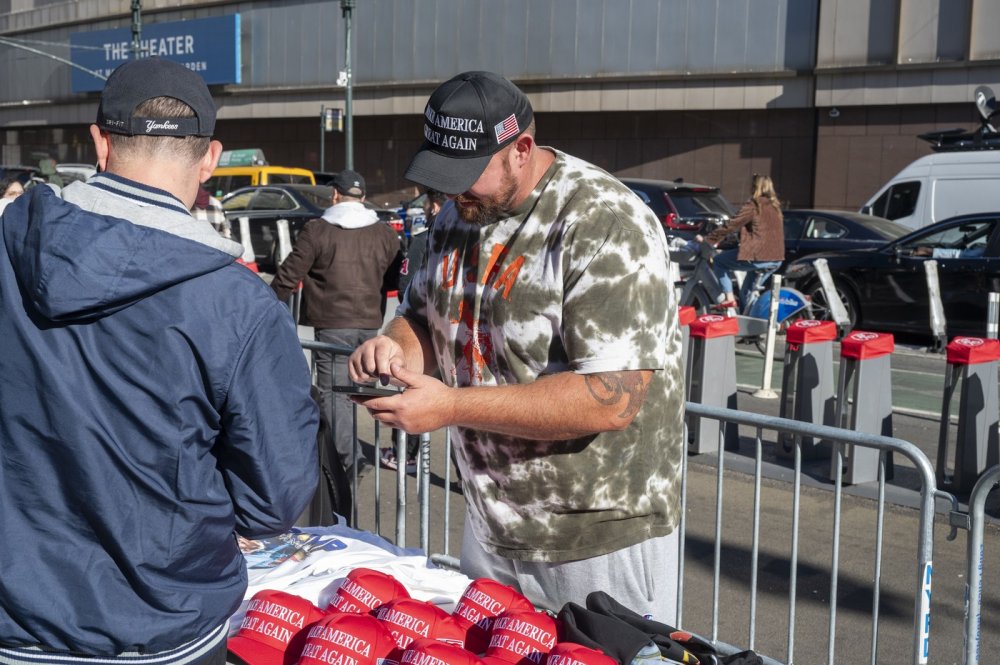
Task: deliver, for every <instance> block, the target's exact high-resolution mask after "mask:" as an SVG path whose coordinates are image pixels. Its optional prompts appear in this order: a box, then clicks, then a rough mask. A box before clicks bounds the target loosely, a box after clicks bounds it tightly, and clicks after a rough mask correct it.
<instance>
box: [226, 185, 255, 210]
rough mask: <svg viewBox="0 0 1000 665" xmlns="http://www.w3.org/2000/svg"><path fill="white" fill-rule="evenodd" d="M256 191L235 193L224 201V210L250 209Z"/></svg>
mask: <svg viewBox="0 0 1000 665" xmlns="http://www.w3.org/2000/svg"><path fill="white" fill-rule="evenodd" d="M253 193H254V190H252V189H251V190H247V191H243V192H235V193H234V194H231V195H229V196H227V197H226V198H224V199H222V209H223V210H246V209H247V208H249V207H250V200H251V199H252V198H253Z"/></svg>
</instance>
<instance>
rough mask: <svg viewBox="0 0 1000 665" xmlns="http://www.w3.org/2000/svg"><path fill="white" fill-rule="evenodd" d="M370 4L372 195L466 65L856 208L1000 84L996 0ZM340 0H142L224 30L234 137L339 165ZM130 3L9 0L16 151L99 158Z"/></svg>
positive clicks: (693, 170)
mask: <svg viewBox="0 0 1000 665" xmlns="http://www.w3.org/2000/svg"><path fill="white" fill-rule="evenodd" d="M353 4H354V8H353V10H352V11H351V12H350V14H351V31H350V34H351V36H350V40H351V46H352V48H351V56H350V71H351V74H352V78H351V92H352V95H351V97H352V103H351V107H352V118H353V132H352V136H353V141H352V146H353V159H354V167H355V168H356V169H357V170H359V171H360V172H362V173H363V174H364V175H365V176H366V178H367V179H368V182H369V188H370V190H371V191H372V192H374V193H389V192H393V193H394V194H401V193H402V191H403V190H404V189H405V188H406V187H407V185H408V183H406V181H405V180H404V179H403V177H402V173H403V171H404V170H405V167H406V165H407V163H408V161H409V157H410V156H411V155H412V153H413V152H414V150H415V149H416V148H417V146H418V145H419V143H420V141H421V131H422V120H421V113H422V111H423V106H424V102H425V101H426V99H427V96H428V95H429V93H430V91H431V90H433V88H434V87H435V86H436V85H437V84H438V83H440V82H441V81H442V80H445V79H447V78H449V77H451V76H452V75H454V74H455V73H457V72H460V71H464V70H471V69H488V70H492V71H496V72H499V73H502V74H504V75H505V76H507V77H508V78H510V79H511V80H513V81H514V82H516V83H517V84H518V85H520V86H521V87H522V89H524V90H525V91H526V92H527V93H528V95H529V96H530V98H531V101H532V104H533V105H534V108H535V112H536V116H537V121H538V139H539V141H540V142H541V143H542V144H544V145H552V146H554V147H557V148H560V149H562V150H566V151H568V152H571V153H573V154H576V155H578V156H580V157H583V158H584V159H588V160H590V161H592V162H594V163H596V164H598V165H600V166H602V167H604V168H606V169H608V170H609V171H611V172H613V173H615V174H618V175H622V176H625V175H628V176H634V177H648V178H661V179H671V180H672V179H675V178H683V179H685V180H687V181H690V182H700V183H705V184H712V185H718V186H720V187H722V189H723V193H724V194H725V195H726V196H727V197H728V198H729V199H730V200H732V201H734V202H738V201H740V200H742V199H744V198H745V197H746V196H747V195H748V193H749V179H750V175H751V174H752V173H769V174H771V175H772V176H773V177H774V180H775V183H776V185H777V187H778V190H779V194H780V196H781V197H782V198H783V199H784V200H786V201H787V202H788V203H789V204H790V205H793V206H815V207H830V208H840V209H857V208H858V207H859V206H860V205H861V204H863V203H864V202H865V201H866V200H867V199H868V197H869V196H870V195H871V194H873V193H874V192H875V191H876V190H877V189H878V187H879V186H880V185H881V184H882V183H883V182H884V181H885V180H887V179H888V178H890V177H891V176H892V175H894V174H895V173H896V172H897V171H898V170H899V169H900V168H902V167H903V166H905V165H906V164H907V163H909V162H910V161H912V160H913V159H915V158H916V157H918V156H921V155H923V154H926V153H928V152H930V146H929V145H928V144H927V143H925V142H924V141H922V140H920V139H919V138H918V137H917V135H918V134H921V133H923V132H927V131H931V130H936V129H945V128H951V127H958V128H963V129H966V130H969V129H974V128H975V127H977V126H978V115H977V113H976V111H975V107H974V105H973V102H972V94H973V90H975V88H976V87H977V86H980V85H988V86H991V87H992V88H993V89H994V90H995V91H997V92H1000V30H997V29H996V28H997V26H1000V0H353ZM341 5H342V2H341V1H338V0H257V1H249V0H247V1H243V2H231V1H218V0H217V1H197V0H144V1H143V3H142V14H141V18H142V23H141V25H142V32H141V36H142V37H143V38H144V39H145V41H142V39H141V40H140V43H141V44H142V45H143V46H144V47H146V48H149V49H152V50H153V51H156V52H159V53H164V54H168V55H169V56H171V57H174V56H175V55H176V54H177V52H180V55H181V56H183V55H184V51H185V50H189V51H191V52H194V51H195V50H198V52H199V53H200V52H203V50H204V49H208V52H209V53H210V55H209V56H208V58H207V59H206V60H205V61H203V65H198V66H205V67H206V68H214V65H215V59H216V58H226V59H231V60H232V62H234V63H235V65H234V67H233V68H232V69H233V71H231V72H229V70H228V69H226V68H223V69H226V71H225V72H224V73H223V75H222V76H221V78H218V79H216V80H217V82H212V81H213V79H208V77H207V76H206V78H207V80H210V83H211V87H212V92H213V95H214V97H215V100H216V102H217V104H218V106H219V122H218V126H217V137H218V138H219V139H220V140H221V141H222V142H223V144H224V145H225V146H226V147H227V148H261V149H263V151H264V153H265V154H266V156H267V158H268V161H269V162H270V163H273V164H281V165H286V166H304V167H306V168H312V169H314V170H319V169H320V166H321V165H322V166H325V168H326V170H336V169H339V168H342V167H343V165H344V158H345V134H344V133H338V132H329V133H327V132H324V131H323V128H322V121H321V115H320V112H321V108H338V109H344V107H345V102H346V96H347V95H346V91H347V89H346V88H345V86H343V85H341V84H342V83H343V76H342V72H343V71H345V70H346V69H347V66H346V61H347V58H346V51H347V49H346V47H345V45H346V40H347V30H346V29H345V26H346V21H345V18H344V16H343V11H342V6H341ZM130 9H131V2H129V0H75V1H68V0H0V138H2V142H0V148H2V154H0V162H2V163H4V164H10V163H32V162H33V161H37V159H39V158H40V157H42V156H48V157H52V158H54V159H56V160H57V161H61V162H88V161H89V162H92V161H93V159H94V157H93V151H92V148H91V147H90V141H89V137H88V135H87V126H88V125H89V123H91V122H92V121H93V119H94V117H95V115H96V107H97V99H98V96H99V93H98V92H96V90H99V89H100V81H99V79H97V78H94V79H93V80H92V81H91V85H87V84H86V82H83V83H81V81H83V79H85V78H86V77H87V76H90V75H87V74H85V73H84V72H82V71H81V70H80V68H79V65H81V63H83V62H93V60H92V57H97V58H98V59H99V58H100V57H103V58H104V61H105V64H106V65H107V67H113V65H114V64H117V62H118V61H120V60H121V59H122V58H125V57H127V56H128V53H127V51H128V50H129V49H128V46H130V44H129V43H128V40H129V34H131V27H132V24H133V20H132V19H133V15H132V13H131V11H130ZM231 17H236V19H235V21H233V20H232V19H231ZM211 19H216V20H223V21H227V22H230V23H234V25H235V27H234V28H233V34H229V33H228V32H226V31H225V30H223V29H219V28H214V27H213V28H207V27H206V26H209V25H216V24H212V23H211V22H210V20H211ZM181 22H183V23H181ZM224 24H225V25H228V23H224ZM178 26H180V27H178ZM189 29H190V30H189ZM105 31H107V32H105ZM123 34H124V35H125V37H124V38H122V37H121V35H123ZM108 35H110V36H108ZM184 35H187V36H184ZM192 35H193V36H192ZM102 40H103V41H102ZM88 54H89V55H88ZM116 59H117V60H116ZM205 62H207V64H204V63H205ZM74 65H77V66H76V67H75V66H74ZM189 66H192V65H189ZM90 68H91V69H95V70H101V69H102V68H101V67H96V68H95V67H90ZM81 76H82V78H81ZM338 79H339V81H338ZM88 88H92V89H88Z"/></svg>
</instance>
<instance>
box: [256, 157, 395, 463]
mask: <svg viewBox="0 0 1000 665" xmlns="http://www.w3.org/2000/svg"><path fill="white" fill-rule="evenodd" d="M365 193H366V192H365V179H364V178H363V177H362V176H361V174H360V173H357V172H355V171H350V170H346V171H341V172H340V173H338V174H337V176H336V177H335V178H334V180H333V191H332V198H331V205H330V207H329V208H327V209H326V210H325V211H323V216H322V217H319V218H317V219H312V220H309V221H308V222H306V224H305V226H304V227H302V231H301V232H300V233H299V236H298V238H296V240H295V247H294V248H293V249H292V253H291V254H289V255H288V256H287V257H286V258H285V260H284V261H282V263H281V266H280V267H279V268H278V272H277V274H275V276H274V279H273V280H272V281H271V288H272V289H274V292H275V293H276V294H277V296H278V298H279V299H281V300H287V299H288V297H289V296H290V295H291V294H292V291H294V290H295V289H296V288H298V285H299V282H301V283H302V312H301V318H302V321H303V323H305V324H306V325H310V326H313V328H315V331H316V332H315V337H316V341H317V342H325V343H328V344H338V345H340V346H345V347H349V348H352V349H353V348H354V347H356V346H358V345H359V344H361V343H363V342H365V341H367V340H369V339H371V338H372V337H374V336H375V334H376V333H377V332H378V329H379V327H380V326H381V325H382V321H383V320H384V318H385V316H384V311H385V309H384V308H385V300H386V293H387V292H388V291H392V290H395V289H396V284H397V282H398V280H399V272H398V271H399V267H398V266H399V263H398V262H399V261H401V260H402V259H401V257H400V245H399V237H398V236H397V235H396V232H395V231H393V230H392V227H390V226H389V225H388V224H385V223H383V222H381V221H380V220H379V218H378V215H377V214H376V213H375V211H374V210H372V209H370V208H368V207H366V206H365V204H364V201H365ZM393 266H395V269H393ZM314 353H315V358H316V385H317V387H318V388H319V391H320V396H321V400H322V408H323V412H324V414H325V415H326V417H327V419H328V420H329V423H330V425H331V427H332V428H333V440H334V445H335V446H336V454H335V455H330V459H339V460H340V462H341V464H342V466H343V467H344V469H345V471H347V474H348V476H349V477H350V476H351V475H352V474H353V472H354V469H357V471H358V473H359V474H364V473H366V472H367V470H368V469H370V468H372V466H373V465H372V462H371V461H369V460H368V459H366V458H365V457H364V456H363V455H361V454H360V451H357V452H358V457H357V458H356V457H355V454H356V451H355V446H354V420H353V418H354V410H353V405H352V404H351V401H350V400H349V399H348V398H347V397H346V396H345V395H343V394H334V392H333V390H332V388H333V386H334V385H341V386H343V385H348V384H349V383H350V380H349V378H348V375H347V356H346V355H342V354H334V353H328V352H325V351H315V352H314Z"/></svg>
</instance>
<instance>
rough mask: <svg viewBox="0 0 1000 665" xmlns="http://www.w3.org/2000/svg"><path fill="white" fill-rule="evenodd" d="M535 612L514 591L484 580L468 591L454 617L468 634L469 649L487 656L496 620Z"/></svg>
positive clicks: (479, 580)
mask: <svg viewBox="0 0 1000 665" xmlns="http://www.w3.org/2000/svg"><path fill="white" fill-rule="evenodd" d="M534 609H535V608H534V606H533V605H532V604H531V601H530V600H528V599H527V598H525V597H524V596H522V595H521V594H520V593H518V592H517V590H516V589H514V587H510V586H507V585H506V584H500V582H497V581H496V580H491V579H489V578H487V577H480V578H479V579H476V580H473V581H472V583H471V584H469V586H467V587H466V588H465V592H464V593H463V594H462V597H461V598H460V599H459V600H458V604H457V605H455V609H454V610H453V611H452V613H451V615H452V616H453V617H455V621H456V622H457V623H458V625H459V626H461V627H462V629H463V630H465V648H466V649H468V650H469V651H472V652H474V653H483V652H484V651H486V648H487V647H488V646H489V645H490V629H491V628H492V627H493V620H494V619H495V618H496V617H498V616H499V615H500V614H502V613H504V612H509V611H514V610H524V611H529V612H530V611H534Z"/></svg>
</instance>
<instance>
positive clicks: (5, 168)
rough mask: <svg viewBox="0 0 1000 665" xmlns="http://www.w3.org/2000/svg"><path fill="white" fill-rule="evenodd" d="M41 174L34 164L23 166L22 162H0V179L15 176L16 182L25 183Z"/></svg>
mask: <svg viewBox="0 0 1000 665" xmlns="http://www.w3.org/2000/svg"><path fill="white" fill-rule="evenodd" d="M40 175H41V171H39V170H38V168H37V167H35V166H25V165H23V164H9V165H8V164H0V180H2V179H4V178H9V177H11V176H13V177H16V178H17V180H18V182H20V183H21V184H22V185H26V184H27V183H28V182H29V181H30V180H31V179H32V178H34V177H38V176H40Z"/></svg>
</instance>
